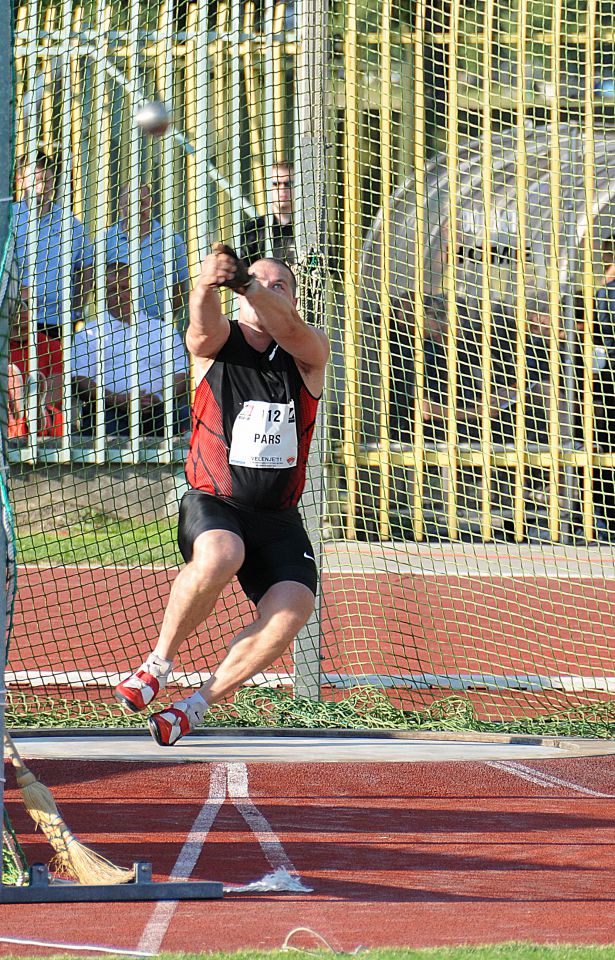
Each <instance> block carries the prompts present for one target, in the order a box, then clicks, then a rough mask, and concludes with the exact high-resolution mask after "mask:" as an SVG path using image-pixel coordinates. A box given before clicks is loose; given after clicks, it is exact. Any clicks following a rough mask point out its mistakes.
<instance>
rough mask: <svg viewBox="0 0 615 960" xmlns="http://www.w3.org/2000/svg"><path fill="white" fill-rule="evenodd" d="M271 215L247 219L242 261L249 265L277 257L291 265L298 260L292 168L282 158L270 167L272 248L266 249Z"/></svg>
mask: <svg viewBox="0 0 615 960" xmlns="http://www.w3.org/2000/svg"><path fill="white" fill-rule="evenodd" d="M268 219H269V218H268V217H256V218H255V219H254V220H247V221H246V222H245V224H244V228H243V236H242V241H241V253H240V256H241V258H242V260H244V261H245V263H246V264H247V265H248V266H249V265H250V264H252V263H254V262H255V261H256V260H261V259H263V257H275V258H276V259H278V260H283V261H284V262H285V263H288V264H289V265H290V266H293V265H294V264H295V263H296V261H297V256H296V250H295V233H294V228H293V168H292V165H291V164H290V163H287V162H286V161H285V160H281V161H280V162H279V163H275V164H274V165H273V167H272V169H271V219H270V223H271V238H270V239H271V249H270V250H269V251H268V250H267V229H268Z"/></svg>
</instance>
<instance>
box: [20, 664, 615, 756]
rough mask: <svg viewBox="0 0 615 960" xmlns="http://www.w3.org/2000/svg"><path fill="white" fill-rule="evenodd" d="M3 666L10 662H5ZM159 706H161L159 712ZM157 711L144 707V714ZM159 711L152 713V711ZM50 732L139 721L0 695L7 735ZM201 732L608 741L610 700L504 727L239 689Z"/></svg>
mask: <svg viewBox="0 0 615 960" xmlns="http://www.w3.org/2000/svg"><path fill="white" fill-rule="evenodd" d="M9 662H10V657H9ZM161 706H162V705H161ZM156 708H157V705H156V704H155V703H153V704H152V709H156ZM160 708H161V707H158V709H160ZM41 717H44V718H45V727H55V728H71V729H72V728H91V727H99V728H119V727H122V728H144V727H145V725H146V724H145V719H144V717H143V716H142V715H139V714H124V713H122V712H121V711H120V709H119V707H118V706H117V704H115V703H109V702H107V701H102V700H97V699H96V698H94V699H88V700H62V699H60V698H58V697H56V698H54V697H49V696H44V695H43V696H41V695H39V694H35V693H33V692H31V691H27V692H13V691H10V692H9V694H8V696H7V704H6V724H7V726H8V727H9V728H12V729H17V728H21V729H24V728H26V729H36V728H37V727H39V726H40V724H41V720H40V718H41ZM203 727H204V728H207V727H216V728H217V727H229V728H236V727H268V728H271V729H281V728H286V729H288V728H291V729H295V730H298V729H310V730H326V729H330V730H373V731H377V730H436V731H437V730H442V731H448V732H454V731H467V730H475V731H478V732H480V733H507V734H520V735H523V736H528V735H530V736H536V737H545V736H558V737H562V736H568V737H589V738H592V739H612V738H613V737H615V701H611V702H610V703H596V704H593V705H591V706H590V705H589V704H587V705H584V706H577V707H575V708H571V709H569V710H562V711H560V712H559V713H556V714H551V715H548V716H534V717H520V718H519V719H517V720H507V721H506V722H502V721H497V720H483V719H481V718H480V717H479V716H477V714H476V710H475V707H474V704H473V703H472V701H471V700H469V699H468V698H466V697H463V696H456V695H455V696H450V697H442V698H441V699H440V700H435V701H434V702H433V703H431V704H429V706H426V707H424V708H423V709H418V710H401V709H400V708H399V707H397V706H395V705H394V704H393V703H391V701H390V699H389V697H388V695H387V693H386V692H385V691H383V690H380V689H379V688H377V687H357V688H356V689H354V690H349V691H348V692H347V693H346V694H345V695H344V697H343V699H341V700H320V701H314V700H309V699H308V698H307V697H301V696H295V695H294V694H293V693H292V692H291V691H289V690H285V689H275V688H270V687H244V688H242V689H241V690H239V691H238V692H237V693H236V694H235V696H234V698H233V700H232V702H231V703H221V704H216V705H215V706H214V707H212V708H211V710H209V711H208V712H207V713H206V714H205V718H204V721H203Z"/></svg>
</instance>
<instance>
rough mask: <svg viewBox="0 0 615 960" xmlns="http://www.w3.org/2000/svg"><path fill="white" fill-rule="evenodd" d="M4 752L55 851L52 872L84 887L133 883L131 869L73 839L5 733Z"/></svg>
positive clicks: (30, 809) (47, 793)
mask: <svg viewBox="0 0 615 960" xmlns="http://www.w3.org/2000/svg"><path fill="white" fill-rule="evenodd" d="M4 749H5V752H6V755H7V756H8V758H9V760H10V761H11V763H12V765H13V767H14V768H15V775H16V777H17V785H18V787H19V789H20V791H21V797H22V800H23V802H24V806H25V808H26V810H27V811H28V813H29V814H30V816H31V817H32V819H33V820H34V823H35V824H36V826H37V827H40V828H41V830H42V831H43V833H44V834H45V836H46V837H47V840H48V841H49V843H50V844H51V846H52V847H53V849H54V850H55V853H56V855H55V857H54V859H53V861H52V864H51V866H52V869H54V870H56V871H57V872H58V873H61V874H63V875H64V876H68V877H71V878H72V879H74V880H76V881H77V882H78V883H84V884H118V883H129V882H130V881H131V880H134V879H135V872H134V869H132V870H127V869H125V868H124V867H116V866H115V864H113V863H111V861H110V860H107V859H105V857H101V856H100V854H98V853H95V852H94V851H93V850H90V849H89V848H88V847H86V846H84V844H82V843H80V841H79V840H77V838H76V837H75V836H74V834H72V833H71V831H70V830H69V828H68V827H67V825H66V823H65V822H64V820H63V819H62V817H61V815H60V811H59V810H58V808H57V806H56V802H55V800H54V799H53V796H52V794H51V791H50V790H49V788H48V787H46V786H45V785H44V784H43V783H41V782H40V780H37V779H36V777H35V776H34V774H33V773H32V772H31V771H30V770H28V768H27V766H26V765H25V763H24V762H23V760H22V759H21V757H20V756H19V753H18V752H17V748H16V746H15V744H14V742H13V740H12V738H11V736H10V735H9V734H8V733H6V731H5V733H4Z"/></svg>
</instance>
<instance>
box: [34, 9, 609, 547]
mask: <svg viewBox="0 0 615 960" xmlns="http://www.w3.org/2000/svg"><path fill="white" fill-rule="evenodd" d="M537 11H538V12H537ZM294 12H295V11H294V6H288V5H284V4H280V3H273V2H272V0H267V2H265V4H264V5H257V4H255V3H253V2H247V3H241V4H240V3H239V2H233V3H224V2H220V3H218V4H217V5H213V4H211V5H207V4H196V3H188V4H185V5H173V4H172V3H170V2H167V3H163V4H160V5H159V6H150V7H147V6H144V5H142V4H139V3H138V2H133V3H132V4H128V5H122V6H119V5H116V4H110V3H105V2H100V3H98V4H94V5H92V6H90V7H85V6H82V5H73V4H70V3H68V2H66V0H65V2H64V3H63V4H46V5H42V4H40V3H38V2H31V3H29V4H28V6H22V7H20V8H19V9H18V11H17V17H16V34H15V43H16V96H17V134H16V153H17V155H31V156H32V155H33V151H35V149H36V146H37V145H40V146H41V147H42V148H43V149H44V150H45V151H46V152H48V153H50V154H54V153H61V154H62V156H63V157H64V158H67V157H70V161H71V162H70V203H71V209H72V211H73V213H74V214H75V215H76V216H77V217H79V219H81V220H82V221H83V222H84V224H85V225H86V227H87V229H88V230H89V232H90V235H91V236H92V237H97V236H100V235H101V233H102V232H103V231H104V230H105V229H106V228H107V227H108V226H109V225H110V223H111V222H112V221H113V219H114V218H115V217H116V215H117V191H118V188H119V185H120V184H121V183H123V182H129V183H130V184H131V185H132V186H133V187H134V188H135V189H136V185H137V184H138V182H139V181H141V180H145V181H147V182H150V183H152V184H153V185H154V188H155V190H154V192H155V195H156V198H157V204H158V206H159V208H160V210H161V211H162V212H163V213H164V215H165V222H166V223H168V224H169V225H171V226H173V227H174V228H175V229H178V230H180V231H182V232H184V233H185V236H186V239H187V247H188V255H189V263H190V272H191V275H192V277H195V276H196V273H197V272H198V266H199V261H200V258H201V256H202V253H203V251H204V249H206V245H207V243H208V241H209V240H210V239H212V238H216V237H218V236H223V237H224V238H225V239H228V240H233V242H234V243H236V244H237V243H238V242H239V238H240V234H241V224H242V220H243V218H244V217H245V216H247V215H253V214H255V213H259V214H264V213H265V212H266V211H267V202H268V187H267V181H268V171H269V170H270V168H271V167H272V165H273V163H274V162H275V161H276V160H279V159H282V158H289V159H293V157H294V155H295V152H296V150H297V149H298V146H297V136H296V129H297V123H298V117H297V99H296V96H295V93H296V86H297V62H298V61H297V57H298V53H299V52H300V48H301V42H302V41H301V37H300V36H299V35H298V33H297V32H296V30H295V26H294V24H293V23H292V17H293V15H294ZM323 50H325V51H326V57H325V59H323V61H322V64H321V65H320V66H321V69H322V70H323V71H324V73H325V75H326V86H327V89H328V91H329V94H330V95H329V97H328V99H327V103H326V105H325V106H326V112H327V125H326V142H323V144H322V148H323V151H324V152H325V153H326V155H327V163H326V167H327V183H326V195H327V211H328V222H327V230H326V233H327V238H328V251H327V255H326V257H325V263H326V264H327V265H328V271H327V272H328V279H329V296H328V300H327V302H328V317H327V323H328V325H329V328H330V329H331V332H332V335H333V338H334V341H335V343H336V345H337V347H336V351H334V362H335V368H336V376H335V377H333V378H332V381H331V387H330V390H329V394H328V397H327V409H328V412H329V417H328V423H329V431H330V435H329V443H328V447H329V450H330V451H331V456H330V460H331V470H332V476H333V478H334V481H335V482H334V483H333V484H332V485H330V488H329V489H330V493H329V511H330V514H331V515H332V516H334V515H338V514H339V515H341V521H340V527H339V530H340V532H343V534H344V535H346V536H349V537H355V536H358V535H359V536H360V535H369V536H376V537H379V538H381V539H388V538H389V537H391V536H396V535H399V533H398V532H396V531H399V529H400V524H402V526H403V524H405V525H406V526H405V528H404V529H405V531H406V533H408V532H410V533H411V535H412V537H413V538H414V539H416V540H419V541H420V540H423V539H424V538H426V537H429V536H432V535H436V534H434V532H433V531H434V529H435V530H436V531H437V535H445V536H447V537H449V538H451V539H458V538H459V537H461V536H464V533H467V530H468V526H467V515H468V514H469V513H473V515H474V517H475V520H474V528H473V529H474V531H475V533H476V535H477V536H479V537H480V538H482V539H484V540H490V539H492V538H493V537H494V536H495V535H496V534H497V530H498V529H500V528H498V526H497V524H498V523H499V522H500V521H501V517H502V514H503V511H504V512H506V511H508V513H507V521H508V534H509V535H510V536H511V537H512V538H514V539H516V540H522V539H524V538H525V537H526V536H527V529H528V522H529V521H528V497H529V493H528V490H530V488H531V489H532V490H533V489H535V488H536V487H539V488H540V491H541V496H542V498H543V501H544V508H543V511H542V512H543V513H544V515H545V519H544V524H543V527H544V530H545V531H546V535H548V537H549V538H550V539H551V540H554V541H558V540H561V539H567V538H570V536H571V535H572V533H573V532H574V529H575V528H576V529H577V530H578V529H579V528H580V529H581V532H582V535H583V536H584V537H585V538H586V539H587V540H591V539H593V538H594V537H595V536H596V531H597V519H601V520H602V519H603V517H602V515H601V514H600V512H599V511H598V512H597V500H596V491H597V489H598V487H600V491H599V493H600V496H599V497H598V501H600V497H602V500H604V499H605V495H604V490H603V488H604V487H605V485H608V482H609V480H608V474H609V471H611V470H613V469H614V468H615V460H614V454H613V452H612V450H611V449H610V444H609V437H608V434H609V430H608V422H607V426H606V427H605V428H604V429H603V430H602V434H604V435H605V437H606V439H605V437H601V436H599V431H598V428H597V422H598V420H597V412H596V392H597V390H598V379H597V377H596V373H595V367H596V358H597V354H596V350H597V348H599V349H602V350H605V351H606V355H607V364H608V363H610V359H609V357H608V352H609V350H610V349H611V346H610V345H609V344H605V343H603V340H604V331H599V330H597V329H596V327H595V322H594V321H595V311H594V301H595V296H596V292H597V290H598V289H599V288H600V287H601V285H602V283H603V279H602V278H603V271H604V267H605V266H608V262H607V260H605V257H607V253H608V249H609V243H610V241H611V239H612V237H613V236H615V224H612V223H611V203H612V201H611V196H612V195H615V186H613V184H614V183H615V148H613V120H614V117H615V100H614V99H613V93H612V87H613V82H614V81H613V75H612V74H613V71H612V68H611V67H610V66H609V64H611V63H612V62H613V55H614V52H615V33H614V31H613V29H612V25H611V24H610V23H609V21H608V18H607V17H606V15H605V10H603V8H602V7H601V6H599V5H598V4H597V3H596V0H589V2H587V3H586V4H584V5H583V8H582V9H581V8H580V7H579V8H578V9H577V8H576V7H574V6H571V5H563V4H558V3H555V2H554V3H552V4H542V5H540V10H538V6H537V5H536V4H534V5H530V4H528V3H525V2H523V3H519V4H514V5H512V4H504V3H496V2H495V0H485V3H483V4H481V5H470V4H466V3H462V2H461V0H451V3H450V5H448V6H447V7H446V11H445V13H437V12H436V11H435V8H433V7H432V6H431V5H430V4H428V3H427V0H415V2H414V3H413V4H412V5H411V6H410V7H408V8H407V9H406V8H403V9H402V8H400V7H399V6H397V5H396V4H393V3H392V0H379V3H378V4H376V5H369V6H368V5H365V4H360V3H358V2H357V0H347V2H346V3H345V4H344V5H343V7H337V6H336V7H335V8H334V9H332V11H331V16H330V22H329V27H328V35H327V37H326V38H324V42H323ZM609 84H610V86H609ZM152 97H159V98H161V99H164V100H165V101H166V102H167V103H169V104H170V105H171V106H172V109H173V130H172V134H171V135H170V136H168V137H167V138H165V140H164V142H160V141H154V140H146V141H144V142H140V141H138V140H137V139H136V134H135V129H134V125H133V124H132V122H131V121H132V114H133V112H134V107H135V105H136V104H137V103H138V102H139V101H140V100H141V99H147V98H152ZM304 119H305V118H304ZM611 174H612V176H611ZM301 190H302V185H301V182H300V178H299V180H298V182H297V183H296V191H297V192H301ZM614 202H615V201H614ZM613 216H614V217H615V213H614V214H613ZM99 249H100V248H99ZM528 297H530V298H531V299H532V302H533V300H534V299H536V297H538V298H539V299H540V298H542V300H541V302H544V304H546V307H545V313H544V314H543V315H542V321H541V322H542V324H543V327H542V346H541V350H542V354H541V356H543V360H544V369H543V370H541V371H540V378H538V379H539V381H540V384H541V389H542V392H543V394H544V397H545V407H544V409H545V411H546V413H545V416H546V421H545V429H544V436H542V437H541V438H539V439H538V440H537V439H535V438H531V437H530V432H531V431H530V430H529V426H528V418H529V416H530V414H529V408H528V403H529V402H530V401H531V402H532V403H533V402H534V399H533V396H532V397H530V393H531V391H530V389H529V388H530V386H531V387H532V389H533V387H534V385H535V383H536V382H537V381H536V377H535V375H534V374H532V373H531V371H530V372H528V350H529V349H530V347H529V346H528V344H529V343H530V341H532V338H533V337H535V333H534V325H535V321H533V320H528V317H529V315H530V313H532V311H530V310H529V306H530V303H529V300H528ZM434 302H437V303H438V304H439V306H438V309H439V310H440V314H441V313H442V311H444V316H445V319H446V322H445V324H443V325H441V329H440V334H439V340H434V339H433V338H432V335H431V330H430V324H431V323H432V321H433V315H434V306H433V304H434ZM468 302H471V303H472V307H473V310H474V313H473V314H472V316H473V321H472V322H473V333H472V335H473V337H474V340H475V343H476V344H477V345H478V346H477V350H478V366H477V368H476V370H473V372H472V374H471V375H470V376H468V375H467V373H464V370H463V364H464V363H465V359H464V358H465V356H466V354H465V353H464V350H465V349H466V348H465V344H464V342H463V338H464V336H465V335H466V327H465V326H464V324H466V319H467V318H466V317H465V314H464V311H466V313H467V305H468ZM408 305H409V306H408ZM502 305H503V306H504V307H505V308H506V310H507V312H508V315H509V316H511V317H512V318H513V320H514V337H513V338H512V340H511V343H510V345H509V348H507V349H508V351H509V353H510V354H511V355H512V356H514V361H515V363H514V367H515V371H514V375H513V376H511V377H509V379H508V381H507V382H506V383H505V384H502V383H500V382H498V380H497V364H498V362H499V361H498V357H499V356H500V355H501V353H502V350H503V348H502V343H501V341H502V338H503V333H502V330H501V329H499V328H498V327H497V318H498V317H499V316H501V309H500V308H501V306H502ZM410 309H411V311H412V321H411V324H409V325H408V330H407V336H406V339H405V340H404V343H405V347H403V346H401V347H400V346H399V345H398V346H397V347H395V349H394V350H393V351H392V348H391V344H392V343H393V342H395V338H396V337H398V335H399V330H398V329H395V328H396V327H399V325H400V317H402V315H404V311H405V312H406V314H407V313H408V311H409V310H410ZM470 313H471V311H470ZM545 316H546V317H547V320H546V321H545V320H544V317H545ZM466 326H467V324H466ZM402 339H403V338H402ZM607 339H608V337H607ZM532 342H533V341H532ZM434 344H435V346H436V347H437V352H438V356H439V357H440V366H439V371H440V376H441V382H440V383H439V384H438V385H437V386H438V389H439V390H440V393H441V395H442V397H443V404H442V407H443V409H442V410H441V411H440V413H441V416H440V417H439V422H440V428H439V429H438V430H434V428H433V423H434V417H433V416H432V414H431V413H430V410H429V409H428V407H429V405H431V410H433V408H434V407H437V402H436V400H434V396H435V394H436V392H437V391H434V383H433V382H432V381H433V362H432V357H431V354H430V353H429V351H430V350H432V347H433V346H434ZM404 349H405V353H404ZM600 356H602V355H600ZM400 358H401V359H400ZM531 376H534V377H535V379H534V380H533V381H532V382H531V384H530V383H529V381H528V378H530V379H531ZM430 378H431V379H430ZM405 379H407V380H408V381H411V385H410V387H408V390H407V392H406V394H405V396H406V397H407V401H408V405H409V409H410V411H411V416H410V418H409V419H410V421H411V423H410V427H409V430H408V431H407V434H406V435H404V436H401V437H400V438H399V439H397V440H394V439H393V434H392V426H393V419H394V417H393V414H394V410H393V407H394V406H395V403H394V400H395V396H397V395H398V394H399V390H400V383H401V381H404V380H405ZM603 379H604V377H603ZM470 381H471V390H473V391H474V398H473V401H472V404H473V407H474V412H473V429H472V432H471V435H470V437H469V439H468V436H467V435H465V434H464V433H463V431H461V430H460V415H461V408H462V407H463V406H464V404H465V405H466V407H467V406H468V405H469V404H470V401H469V400H468V397H467V393H468V389H469V388H468V387H467V384H468V382H470ZM505 388H506V390H507V391H508V393H507V396H508V401H507V402H509V414H508V415H509V420H510V423H509V430H508V433H506V434H505V435H504V436H503V438H502V437H499V436H497V437H496V436H495V435H494V429H495V427H494V409H496V410H499V411H500V413H499V414H498V416H500V415H501V411H502V403H501V402H500V399H501V398H500V394H501V393H502V392H503V391H504V389H505ZM600 389H602V387H600ZM511 398H512V399H511ZM608 401H609V397H608V396H606V395H605V396H601V398H600V402H601V410H600V417H601V418H602V421H608V420H609V419H610V417H611V416H612V415H613V412H614V411H613V410H612V409H610V408H609V402H608ZM498 404H499V406H498ZM435 488H437V491H438V494H437V499H438V504H439V505H438V507H437V509H436V508H434V506H433V503H432V500H433V490H434V489H435ZM469 491H471V492H469ZM470 499H471V500H472V509H471V510H470V508H469V507H468V501H469V500H470ZM600 502H602V501H600ZM503 505H504V506H503ZM600 509H602V510H603V512H604V509H605V508H604V506H603V505H602V507H601V508H600ZM434 511H435V514H438V516H439V519H438V520H437V522H436V521H434V520H433V516H434ZM400 518H401V519H400ZM464 518H465V519H464ZM494 523H495V526H494ZM464 524H465V525H464ZM334 526H335V524H334ZM430 531H431V532H430Z"/></svg>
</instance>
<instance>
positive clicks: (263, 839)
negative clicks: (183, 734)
mask: <svg viewBox="0 0 615 960" xmlns="http://www.w3.org/2000/svg"><path fill="white" fill-rule="evenodd" d="M227 778H228V794H229V797H230V799H231V800H232V801H233V803H234V805H235V807H236V808H237V810H238V811H239V813H240V814H241V816H242V817H243V819H244V820H245V821H246V823H247V825H248V826H249V827H250V830H251V831H252V833H253V834H254V836H255V837H256V839H257V840H258V842H259V844H260V846H261V850H262V851H263V853H264V854H265V856H266V858H267V860H268V862H269V863H270V865H271V866H272V867H273V869H274V870H278V869H279V868H280V867H284V869H285V870H288V872H289V873H290V874H293V875H294V876H298V874H297V871H296V869H295V866H294V864H293V863H292V861H291V860H290V858H289V857H288V855H287V853H286V850H285V849H284V847H283V846H282V844H281V843H280V840H279V838H278V836H277V835H276V834H275V833H274V832H273V830H272V828H271V824H270V823H269V821H268V820H267V818H266V817H264V816H263V814H262V813H261V812H260V810H259V809H258V807H256V806H255V805H254V803H252V800H251V799H250V795H249V793H248V768H247V767H246V765H245V763H228V764H227Z"/></svg>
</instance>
